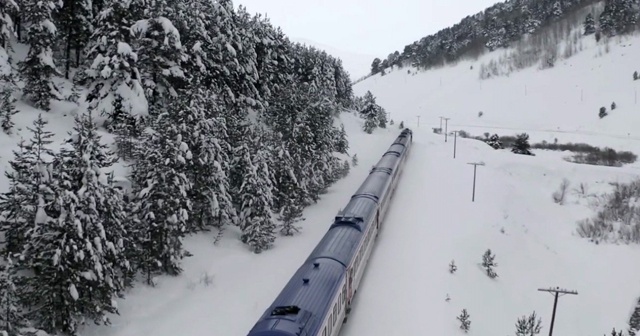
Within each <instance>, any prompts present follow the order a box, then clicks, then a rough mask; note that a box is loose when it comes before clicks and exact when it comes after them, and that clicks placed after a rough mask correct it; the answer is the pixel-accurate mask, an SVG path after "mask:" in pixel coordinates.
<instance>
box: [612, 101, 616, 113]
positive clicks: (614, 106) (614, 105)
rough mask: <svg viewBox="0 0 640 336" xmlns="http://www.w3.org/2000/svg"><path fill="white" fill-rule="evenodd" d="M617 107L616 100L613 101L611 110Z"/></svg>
mask: <svg viewBox="0 0 640 336" xmlns="http://www.w3.org/2000/svg"><path fill="white" fill-rule="evenodd" d="M615 109H616V102H612V103H611V111H613V110H615Z"/></svg>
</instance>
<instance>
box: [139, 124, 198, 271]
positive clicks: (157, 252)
mask: <svg viewBox="0 0 640 336" xmlns="http://www.w3.org/2000/svg"><path fill="white" fill-rule="evenodd" d="M157 127H158V129H161V130H163V131H162V132H152V133H150V134H146V135H145V139H144V149H143V154H142V155H140V157H141V158H143V159H142V160H140V161H138V162H136V164H135V165H134V167H133V171H132V178H131V179H132V181H133V183H134V185H135V188H136V189H135V190H136V197H135V203H136V205H135V209H134V211H135V213H136V214H137V223H136V225H135V226H136V227H135V229H134V231H135V236H136V238H137V239H138V242H137V243H138V244H139V249H140V251H141V252H142V254H141V255H138V256H136V258H137V259H138V260H137V264H138V266H139V267H140V268H141V269H142V270H143V271H144V272H145V275H146V276H147V282H148V283H149V284H153V275H154V274H157V273H158V272H160V271H162V272H165V273H168V274H171V275H177V274H179V273H180V272H181V271H182V267H181V266H180V260H181V259H182V258H183V257H184V256H185V255H187V252H186V251H185V250H184V249H183V246H182V238H183V237H184V235H185V234H186V225H187V221H188V220H189V213H190V211H191V201H190V200H189V197H188V192H189V190H190V189H191V184H190V182H189V179H188V178H187V175H186V172H187V171H188V166H189V165H190V161H191V159H192V154H191V151H190V150H189V147H188V145H187V144H186V143H185V142H183V141H182V135H181V134H180V130H179V129H178V126H177V125H176V124H175V123H174V122H173V120H172V119H171V116H170V115H169V114H167V113H164V114H161V115H159V116H158V121H157Z"/></svg>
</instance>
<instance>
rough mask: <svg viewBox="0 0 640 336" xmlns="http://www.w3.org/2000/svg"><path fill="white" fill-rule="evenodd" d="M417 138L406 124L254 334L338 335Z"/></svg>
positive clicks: (271, 335)
mask: <svg viewBox="0 0 640 336" xmlns="http://www.w3.org/2000/svg"><path fill="white" fill-rule="evenodd" d="M412 141H413V133H412V131H411V130H410V129H408V128H406V129H404V130H403V131H402V132H401V133H400V135H399V136H398V137H397V138H396V140H395V141H394V142H393V144H392V145H391V147H389V150H387V152H385V153H384V155H383V156H382V158H381V159H380V161H378V163H377V164H376V165H375V166H374V167H373V168H372V169H371V171H370V172H369V176H368V177H367V178H366V179H365V181H364V182H363V183H362V185H361V186H360V188H359V189H358V190H357V191H356V193H355V194H354V195H353V196H352V197H351V200H350V201H349V203H348V204H347V206H346V207H345V208H344V210H342V211H341V212H340V213H338V215H337V216H336V217H335V220H334V222H333V223H332V224H331V226H330V227H329V231H328V232H327V233H326V235H325V236H324V237H323V238H322V240H321V241H320V243H319V244H318V246H316V248H315V249H314V250H313V251H312V252H311V255H309V257H308V258H307V260H306V261H305V262H304V263H303V264H302V266H301V267H300V268H299V269H298V270H297V271H296V273H295V274H294V275H293V277H292V278H291V279H290V280H289V282H288V283H287V284H286V285H285V287H284V288H283V289H282V291H281V292H280V294H279V295H278V296H277V297H276V299H275V301H274V302H273V304H272V305H271V306H270V307H269V308H268V309H267V310H266V311H265V313H264V314H263V315H262V316H261V317H260V319H259V320H258V322H256V324H255V325H254V326H253V328H252V329H251V331H250V332H249V334H248V336H335V335H338V333H339V332H340V328H341V327H342V324H343V323H344V322H346V320H347V314H349V312H350V311H351V305H352V303H353V299H354V295H355V294H356V292H357V290H358V286H359V285H360V282H361V281H362V276H363V274H364V270H365V267H366V265H367V262H368V260H369V257H370V255H371V252H372V250H373V245H374V243H375V240H376V237H377V236H378V233H379V232H380V230H381V228H382V224H383V220H384V217H385V215H386V214H387V211H388V209H389V204H390V201H391V198H392V196H393V193H394V191H395V189H396V187H397V185H398V180H399V178H400V174H401V173H402V170H403V168H404V165H405V163H406V160H407V155H408V152H409V149H410V148H411V144H412Z"/></svg>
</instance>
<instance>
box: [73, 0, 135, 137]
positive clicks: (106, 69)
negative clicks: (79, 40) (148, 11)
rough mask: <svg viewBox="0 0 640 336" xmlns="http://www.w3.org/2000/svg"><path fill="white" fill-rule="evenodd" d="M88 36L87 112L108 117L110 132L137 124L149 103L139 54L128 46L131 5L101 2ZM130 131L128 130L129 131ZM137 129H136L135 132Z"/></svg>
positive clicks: (109, 0) (122, 0)
mask: <svg viewBox="0 0 640 336" xmlns="http://www.w3.org/2000/svg"><path fill="white" fill-rule="evenodd" d="M103 5H104V9H103V10H102V12H100V13H99V14H98V16H97V21H96V27H95V30H94V33H93V34H92V35H91V38H90V41H91V42H90V44H89V49H88V50H89V51H88V55H87V59H88V60H89V61H90V62H92V63H91V66H90V67H89V68H88V69H85V75H86V77H87V78H86V80H87V81H88V83H89V90H88V92H87V94H86V97H85V100H86V101H87V102H88V103H89V109H91V110H93V111H96V112H97V113H100V114H102V115H106V116H108V117H109V127H108V128H109V129H111V130H116V129H122V128H127V126H128V125H139V124H140V123H137V122H136V121H137V120H139V119H140V118H141V117H144V116H146V115H147V114H148V102H147V100H146V98H145V95H144V90H143V88H142V85H141V84H140V73H139V72H138V68H137V65H136V61H137V59H138V55H137V54H136V53H135V52H134V51H133V49H132V47H131V44H130V42H131V34H130V29H128V28H126V29H125V28H123V27H130V26H131V25H133V22H134V20H135V17H134V13H133V12H134V11H133V10H132V8H131V6H132V2H131V1H126V0H104V3H103ZM129 131H130V132H131V130H129ZM137 131H139V130H135V132H136V133H137Z"/></svg>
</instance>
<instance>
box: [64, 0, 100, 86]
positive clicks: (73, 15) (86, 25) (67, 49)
mask: <svg viewBox="0 0 640 336" xmlns="http://www.w3.org/2000/svg"><path fill="white" fill-rule="evenodd" d="M57 16H58V17H57V20H56V22H57V24H58V26H59V27H58V28H59V29H58V31H59V34H58V41H59V42H58V43H61V44H63V45H64V57H65V60H64V63H65V69H64V77H65V78H66V79H69V76H70V71H71V64H72V63H75V66H76V67H78V66H80V64H81V63H80V62H81V61H82V59H81V56H82V51H83V49H84V47H85V46H87V44H88V43H89V37H91V34H92V33H93V29H94V28H93V13H92V1H91V0H63V1H62V9H61V10H60V11H59V12H58V15H57Z"/></svg>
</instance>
